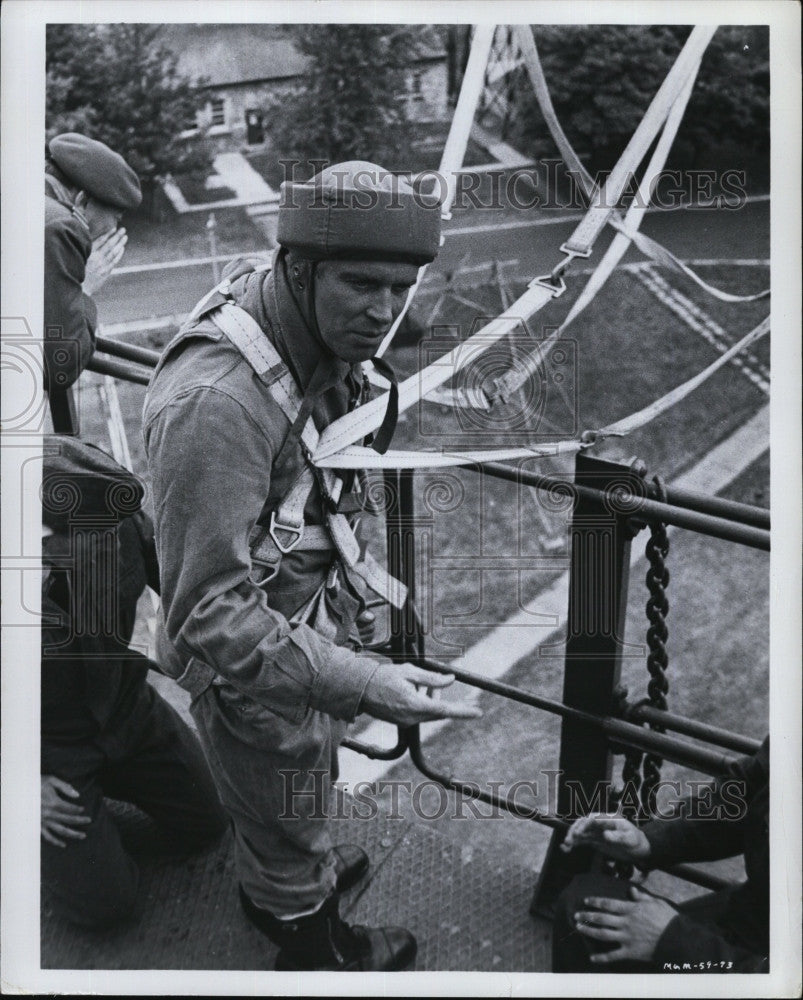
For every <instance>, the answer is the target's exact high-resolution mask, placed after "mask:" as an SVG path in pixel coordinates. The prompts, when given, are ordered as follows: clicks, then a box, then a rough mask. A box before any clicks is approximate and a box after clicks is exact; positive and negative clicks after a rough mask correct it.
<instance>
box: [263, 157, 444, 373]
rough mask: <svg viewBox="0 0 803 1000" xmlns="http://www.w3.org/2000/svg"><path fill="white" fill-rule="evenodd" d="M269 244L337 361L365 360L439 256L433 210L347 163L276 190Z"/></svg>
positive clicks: (386, 177) (388, 177) (402, 184)
mask: <svg viewBox="0 0 803 1000" xmlns="http://www.w3.org/2000/svg"><path fill="white" fill-rule="evenodd" d="M277 239H278V242H279V243H280V245H281V246H282V247H283V248H284V264H285V267H286V271H287V277H288V280H289V282H290V287H291V289H292V290H293V293H294V295H295V297H296V301H297V302H298V303H299V305H300V307H301V311H302V313H303V314H304V318H305V319H306V321H307V323H308V325H309V326H310V328H311V329H312V331H313V333H314V334H315V335H316V337H317V338H318V339H319V341H320V342H321V343H322V345H323V346H324V347H325V348H326V349H328V350H329V351H331V353H332V354H334V355H336V356H337V357H339V358H342V359H343V360H344V361H351V362H355V361H365V360H367V359H368V358H371V357H373V356H374V355H375V354H376V351H377V349H378V347H379V345H380V344H381V343H382V340H383V338H384V337H385V334H386V333H387V332H388V330H389V329H390V327H391V326H392V324H393V322H394V320H395V319H396V317H397V316H398V315H399V313H400V312H401V310H402V309H403V307H404V303H405V299H406V296H407V292H408V290H409V289H410V287H411V286H412V285H413V284H414V283H415V280H416V277H417V274H418V268H419V267H421V265H423V264H426V263H429V262H430V261H432V260H434V259H435V256H436V254H437V253H438V249H439V246H440V206H439V204H438V201H437V199H435V198H433V197H431V196H426V195H424V194H423V193H422V192H420V191H417V190H415V189H414V188H413V187H412V185H411V184H410V183H408V182H407V181H406V180H404V179H403V178H401V177H398V176H395V175H393V174H391V173H390V172H389V171H387V170H385V169H383V168H382V167H380V166H378V165H377V164H375V163H368V162H366V161H364V160H352V161H349V162H347V163H339V164H336V165H334V166H332V167H327V168H326V169H325V170H323V171H321V172H320V173H319V174H316V175H315V177H313V178H312V179H311V180H310V181H308V182H307V183H305V184H293V183H291V182H287V181H286V182H285V183H284V184H283V185H282V202H281V205H280V208H279V227H278V233H277Z"/></svg>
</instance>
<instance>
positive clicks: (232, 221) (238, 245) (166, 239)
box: [122, 192, 265, 267]
mask: <svg viewBox="0 0 803 1000" xmlns="http://www.w3.org/2000/svg"><path fill="white" fill-rule="evenodd" d="M209 193H210V194H214V195H215V198H214V200H217V199H218V198H222V197H224V196H225V195H222V194H219V193H218V192H209ZM208 218H209V216H208V214H207V213H206V212H189V213H187V214H186V215H177V214H176V215H172V216H170V217H169V218H168V219H166V220H165V221H164V222H149V221H148V220H147V219H141V218H139V217H138V216H137V217H134V218H131V219H127V220H125V223H124V224H125V228H126V230H127V232H128V245H127V246H126V251H125V256H124V257H123V260H122V266H124V267H125V266H126V265H131V264H156V263H160V262H162V261H169V260H188V259H190V258H194V257H209V256H210V255H211V253H210V245H209V233H208V231H207V228H206V223H207V219H208ZM215 222H216V223H217V225H216V228H215V240H216V243H217V253H219V254H229V253H237V252H238V251H240V250H246V251H249V250H258V251H262V250H264V249H265V236H264V234H263V233H262V231H261V230H260V229H258V228H257V226H255V225H254V223H253V222H252V221H251V219H249V217H248V216H247V215H246V212H245V209H244V208H222V209H215Z"/></svg>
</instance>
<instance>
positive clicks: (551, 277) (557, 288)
mask: <svg viewBox="0 0 803 1000" xmlns="http://www.w3.org/2000/svg"><path fill="white" fill-rule="evenodd" d="M533 285H538V286H539V287H540V288H546V290H547V291H548V292H551V293H552V298H553V299H557V298H558V297H559V296H561V295H563V293H564V292H565V291H566V282H565V281H564V280H563V278H562V277H561V276H560V275H559V274H557V275H556V274H555V272H554V271H553V272H552V274H539V275H538V277H537V278H533V280H532V281H531V282H530V283H529V284H528V285H527V287H528V288H532V287H533Z"/></svg>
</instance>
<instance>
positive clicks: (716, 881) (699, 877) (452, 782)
mask: <svg viewBox="0 0 803 1000" xmlns="http://www.w3.org/2000/svg"><path fill="white" fill-rule="evenodd" d="M409 743H410V758H411V760H412V761H413V763H414V764H415V766H416V767H417V768H418V770H419V771H420V772H421V773H422V774H423V775H424V777H425V778H429V779H430V780H431V781H435V782H437V783H438V784H439V785H443V787H444V788H448V789H450V790H451V791H453V792H457V793H458V794H459V795H464V796H465V797H466V798H470V799H476V800H478V801H480V802H485V803H486V804H487V805H490V806H493V808H494V809H504V810H505V811H506V812H509V813H511V815H513V816H517V817H518V818H519V819H529V820H532V821H533V822H535V823H540V824H541V825H542V826H548V827H551V828H552V829H553V830H563V831H565V830H568V829H569V827H570V826H571V824H570V823H569V822H567V821H566V820H565V819H563V818H562V817H561V816H556V815H554V814H553V813H548V812H544V811H543V810H542V809H535V808H526V807H524V806H522V805H521V804H520V803H518V802H515V801H514V800H513V799H511V798H510V796H508V795H497V794H496V793H494V792H484V791H483V790H482V789H481V788H480V787H479V786H478V785H475V784H469V783H467V782H464V781H459V780H458V779H457V778H455V777H453V776H450V775H447V774H445V773H442V772H440V771H437V770H436V769H435V768H434V767H432V766H431V765H430V764H429V763H428V761H427V760H426V759H425V757H424V752H423V750H422V748H421V736H420V731H419V727H418V726H414V727H413V729H411V730H410V736H409ZM659 870H660V871H665V872H668V873H669V874H670V875H674V876H675V877H676V878H682V879H685V881H687V882H693V883H694V884H695V885H699V886H701V887H702V888H704V889H710V890H712V891H714V892H716V891H717V890H719V889H725V888H727V887H728V886H731V885H733V883H732V882H731V881H730V880H729V879H726V878H722V877H721V876H719V875H714V874H711V873H710V872H704V871H701V870H700V869H698V868H695V867H694V866H693V865H686V864H680V865H671V866H667V867H663V866H661V867H659Z"/></svg>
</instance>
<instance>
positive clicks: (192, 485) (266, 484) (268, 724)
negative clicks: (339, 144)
mask: <svg viewBox="0 0 803 1000" xmlns="http://www.w3.org/2000/svg"><path fill="white" fill-rule="evenodd" d="M231 293H232V296H233V299H234V301H235V303H236V304H238V305H240V306H242V307H243V308H244V309H246V310H247V311H248V312H249V313H250V314H251V316H252V317H253V318H254V319H255V320H256V321H257V323H258V324H259V326H260V327H261V329H262V330H263V331H264V333H265V335H266V337H269V338H270V340H271V341H272V343H273V344H274V346H275V347H276V349H277V351H278V353H279V355H280V356H281V357H282V359H283V360H284V362H285V363H286V364H287V365H288V367H289V369H290V371H291V373H292V375H293V376H294V378H295V380H296V382H297V384H298V386H299V388H300V389H301V391H302V392H304V391H305V390H306V389H307V387H308V386H309V384H310V380H311V379H312V377H313V374H314V373H315V371H316V368H318V365H319V361H320V360H321V358H322V357H325V358H327V359H328V360H327V362H326V363H325V365H324V367H323V369H318V372H317V375H316V379H315V385H316V395H315V402H314V406H313V409H312V416H313V419H314V421H315V424H316V426H317V428H318V430H322V429H323V428H324V427H326V426H327V425H328V424H329V423H331V422H332V421H333V420H334V419H336V418H337V417H339V416H341V415H342V414H344V413H346V412H347V411H348V410H349V409H350V408H351V407H352V406H353V405H354V404H355V403H356V401H357V400H358V397H359V395H360V393H361V391H362V375H361V368H360V366H359V365H358V364H357V365H351V364H350V363H347V362H344V361H341V360H339V359H337V358H335V357H333V356H331V355H329V354H328V353H327V352H325V351H324V348H323V347H322V346H321V345H320V344H319V343H318V342H317V341H316V339H315V336H314V334H313V333H312V331H311V330H310V329H309V328H308V326H307V324H306V322H305V321H304V319H303V316H302V314H301V311H300V309H299V307H298V305H297V303H296V301H295V299H294V298H293V295H292V292H291V290H290V287H289V285H288V283H287V279H286V275H285V273H284V268H283V264H282V260H281V257H280V258H279V261H278V264H277V267H276V269H274V270H273V271H271V272H270V273H267V274H266V273H264V272H262V273H260V272H256V273H250V274H246V275H244V276H241V277H240V278H238V279H237V280H236V281H234V283H233V284H232V286H231ZM221 301H223V299H222V297H221V296H219V295H215V296H214V297H213V298H211V299H210V300H209V301H208V302H207V303H206V305H205V307H204V309H203V310H201V312H200V313H199V314H198V315H197V316H196V317H194V318H193V317H191V319H190V321H188V325H185V327H184V328H182V330H180V331H179V333H178V335H177V336H176V338H175V339H174V340H173V341H172V343H171V344H169V345H168V347H167V348H166V350H165V352H164V354H163V355H162V359H161V361H160V364H159V366H158V367H157V370H156V372H155V374H154V376H153V378H152V380H151V384H150V386H149V390H148V395H147V399H146V403H145V411H144V424H143V431H144V438H145V447H146V451H147V455H148V461H149V464H150V471H151V478H152V485H153V499H154V508H155V528H156V544H157V551H158V557H159V564H160V568H161V596H162V607H163V613H164V636H165V639H166V643H167V644H169V645H170V646H172V648H173V651H174V653H175V654H176V662H175V668H174V672H175V673H176V674H179V672H181V676H179V677H178V680H179V683H180V684H182V686H184V687H186V688H187V690H189V691H190V693H191V694H192V696H193V701H192V708H191V711H192V712H193V715H194V718H195V719H196V721H197V723H198V729H199V733H200V736H201V739H202V742H203V744H204V747H205V750H206V753H207V756H208V759H209V762H210V765H211V767H212V771H213V773H214V776H215V780H216V782H217V785H218V790H219V792H220V796H221V799H222V800H223V803H224V805H225V807H226V808H227V810H228V811H229V814H230V816H231V818H232V820H233V826H234V834H235V857H236V864H237V871H238V876H239V879H240V883H241V885H242V888H243V889H244V890H245V892H246V894H247V895H248V896H249V897H250V899H251V900H252V901H253V902H254V903H255V904H256V905H257V906H259V907H261V908H263V909H266V910H269V911H270V912H272V913H273V914H275V915H276V916H278V917H289V916H295V915H298V914H300V913H303V912H309V911H310V910H312V909H314V908H315V907H316V906H318V905H319V904H320V903H321V902H322V900H323V899H324V898H325V897H326V896H327V895H329V893H330V892H331V890H332V889H333V887H334V884H335V870H334V860H333V858H332V856H331V855H329V854H328V852H329V850H330V848H331V841H330V835H329V830H328V824H327V820H326V811H327V808H328V802H329V796H330V793H331V773H330V763H331V761H332V758H333V754H334V753H335V752H336V749H337V746H338V744H339V743H340V740H341V739H342V737H343V734H344V732H345V723H347V722H350V721H352V720H353V719H354V717H355V716H356V715H357V714H358V712H359V711H360V701H361V698H362V695H363V692H364V691H365V688H366V685H367V684H368V682H369V680H370V678H371V676H372V675H373V673H374V672H375V670H376V669H377V666H378V662H379V661H378V659H377V658H376V657H370V656H366V655H362V654H360V653H359V652H358V651H357V647H356V645H355V644H354V643H351V644H349V643H346V644H341V645H336V644H335V643H334V642H332V641H331V640H329V639H327V638H325V637H324V636H323V635H321V634H320V633H319V632H316V631H315V630H314V629H312V628H311V627H310V626H309V625H307V624H304V623H295V624H293V623H291V622H290V619H291V618H292V617H293V616H294V615H295V614H296V613H297V612H298V611H299V609H300V608H301V607H302V606H303V605H304V603H305V602H306V601H307V600H308V599H310V598H311V597H312V595H314V594H315V592H316V591H317V590H318V588H319V587H320V585H321V584H322V583H323V582H324V581H326V580H327V578H328V576H329V573H330V570H331V568H332V565H333V562H334V553H333V552H331V551H317V552H306V551H298V550H296V551H292V552H290V553H289V554H287V555H285V556H284V557H283V559H282V561H281V565H280V569H279V572H278V575H277V576H275V578H274V579H273V580H271V581H269V582H267V583H264V584H263V585H262V586H260V581H261V579H262V576H263V575H264V574H263V573H262V572H261V570H260V569H259V567H258V566H257V565H255V564H253V563H252V558H251V550H250V542H251V541H252V540H253V537H254V532H255V530H258V527H259V525H263V526H264V525H266V524H267V523H268V520H269V515H270V512H271V511H273V510H275V509H276V508H277V507H278V506H279V504H280V502H281V501H282V499H283V498H284V497H285V496H286V494H287V493H288V491H289V489H290V487H291V485H292V484H293V483H294V481H295V480H296V478H297V476H298V474H299V473H300V472H301V470H302V469H303V467H304V457H303V455H302V451H301V447H300V445H299V444H298V443H296V444H295V445H294V446H293V447H292V449H291V450H290V453H289V455H288V457H287V459H286V461H283V463H282V464H281V465H279V466H277V464H276V459H277V456H278V455H279V452H280V450H281V447H282V444H283V442H284V441H285V438H286V436H287V435H288V431H289V430H290V421H289V419H288V417H287V416H286V415H285V413H283V412H282V410H281V408H280V407H279V406H278V404H277V403H276V402H275V401H274V399H273V397H272V396H271V393H270V391H269V388H268V386H267V385H266V384H264V383H263V382H262V381H260V379H259V378H258V377H257V376H256V375H255V373H254V371H253V370H252V368H251V366H250V365H249V364H248V362H247V361H246V360H245V358H244V357H243V356H242V355H241V354H240V352H239V351H238V350H237V349H236V348H235V347H234V346H233V345H232V344H231V343H230V342H229V340H228V339H227V337H226V336H225V335H224V334H223V333H222V332H221V331H220V330H219V329H218V328H217V327H216V326H215V325H214V323H212V322H211V321H210V320H209V319H208V318H205V317H207V314H208V312H209V311H210V310H211V309H214V308H215V307H216V306H217V305H219V304H220V302H221ZM305 520H306V523H307V524H318V525H320V524H323V523H324V510H323V501H322V497H321V493H320V491H319V489H318V486H317V484H316V486H315V487H314V488H313V490H312V493H311V494H310V496H309V499H308V501H307V504H306V508H305ZM346 613H347V615H348V609H347V611H346ZM352 620H353V619H352ZM350 625H351V622H349V621H346V623H345V632H349V631H350ZM160 659H161V661H162V662H166V658H165V657H164V656H162V657H160Z"/></svg>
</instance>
